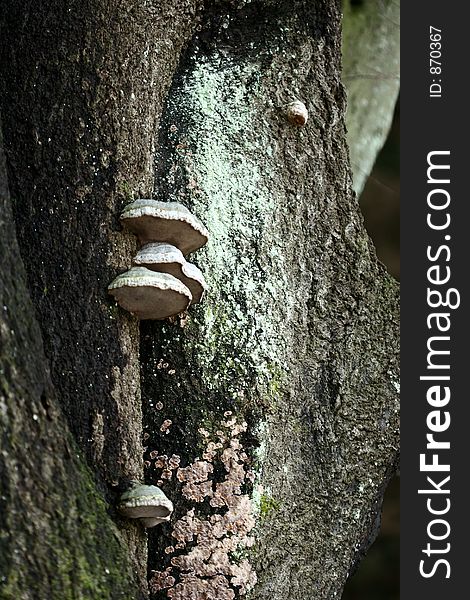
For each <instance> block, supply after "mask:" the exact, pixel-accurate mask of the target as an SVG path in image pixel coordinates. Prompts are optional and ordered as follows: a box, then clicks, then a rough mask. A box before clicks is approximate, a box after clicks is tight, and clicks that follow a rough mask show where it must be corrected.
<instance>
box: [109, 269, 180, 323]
mask: <svg viewBox="0 0 470 600" xmlns="http://www.w3.org/2000/svg"><path fill="white" fill-rule="evenodd" d="M108 292H109V293H110V294H111V295H113V296H114V297H115V298H116V300H117V302H118V303H119V305H120V306H122V308H124V309H125V310H128V311H129V312H131V313H133V314H135V315H136V316H137V317H139V319H166V318H167V317H172V316H174V315H178V314H180V313H182V312H183V311H185V310H186V309H187V308H188V306H189V304H190V303H191V301H192V295H191V292H190V291H189V289H188V288H187V287H186V286H185V285H184V283H182V282H181V281H179V279H176V277H173V275H169V274H168V273H156V272H155V271H150V270H149V269H146V268H145V267H132V269H130V270H129V271H126V272H125V273H122V274H121V275H118V276H117V277H116V279H115V280H114V281H113V282H112V283H111V284H110V285H109V286H108Z"/></svg>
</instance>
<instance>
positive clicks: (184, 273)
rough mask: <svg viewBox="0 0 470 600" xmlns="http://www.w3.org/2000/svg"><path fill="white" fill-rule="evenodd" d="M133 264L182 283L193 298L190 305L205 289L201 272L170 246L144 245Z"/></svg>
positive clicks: (200, 296) (199, 298)
mask: <svg viewBox="0 0 470 600" xmlns="http://www.w3.org/2000/svg"><path fill="white" fill-rule="evenodd" d="M134 264H136V265H138V266H140V267H145V268H147V269H150V270H151V271H158V272H160V273H169V274H170V275H173V277H176V278H177V279H179V280H180V281H182V282H183V283H184V285H185V286H186V287H187V288H188V289H189V291H190V292H191V295H192V297H193V299H192V302H191V304H197V303H198V302H200V301H201V299H202V296H203V294H204V292H205V290H206V289H207V285H206V282H205V280H204V275H203V274H202V273H201V271H200V270H199V269H198V268H197V267H196V265H193V264H191V263H189V262H187V261H186V259H185V258H184V256H183V253H182V252H181V250H178V248H175V246H171V245H170V244H153V243H151V244H146V245H145V246H144V247H143V248H141V249H140V250H139V252H138V253H137V255H136V257H135V258H134Z"/></svg>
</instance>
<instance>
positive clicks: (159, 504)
mask: <svg viewBox="0 0 470 600" xmlns="http://www.w3.org/2000/svg"><path fill="white" fill-rule="evenodd" d="M118 511H119V512H120V513H121V515H122V516H123V517H128V518H129V519H139V521H140V523H142V525H143V526H144V527H155V525H158V524H159V523H165V522H166V521H169V520H170V516H171V513H172V512H173V503H172V502H171V500H169V499H168V498H167V497H166V496H165V494H164V493H163V492H162V490H161V489H160V488H159V487H157V486H156V485H145V484H142V483H139V482H137V481H136V482H134V483H133V484H132V486H131V487H130V488H129V489H128V490H127V491H126V492H124V494H122V496H121V499H120V501H119V505H118Z"/></svg>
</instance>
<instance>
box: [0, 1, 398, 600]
mask: <svg viewBox="0 0 470 600" xmlns="http://www.w3.org/2000/svg"><path fill="white" fill-rule="evenodd" d="M7 4H8V5H9V6H8V8H9V9H10V10H9V11H6V12H5V14H4V15H3V28H4V29H3V31H4V32H5V33H4V35H3V39H6V42H4V49H3V53H4V55H3V70H2V74H3V81H4V85H3V90H2V93H3V100H2V115H3V119H4V128H5V146H6V150H7V165H8V173H9V183H10V188H11V191H12V195H13V197H14V199H15V202H14V213H15V219H16V224H17V234H18V235H17V237H18V242H19V247H20V250H21V254H22V258H23V260H24V263H25V267H26V272H27V277H28V288H29V290H30V293H31V297H32V300H33V303H34V306H35V309H36V311H37V314H38V317H39V323H40V326H41V335H42V336H43V339H44V348H45V354H46V357H47V360H48V362H49V364H50V369H51V379H52V384H53V385H54V387H55V388H56V390H57V400H58V402H59V403H60V407H61V411H62V412H63V414H64V415H65V418H66V419H67V422H68V426H69V427H70V429H71V431H72V433H73V435H74V437H75V440H76V442H77V443H78V445H79V447H80V448H81V450H82V451H83V452H84V455H85V456H86V458H87V461H88V465H89V466H90V467H91V469H92V470H93V472H94V475H95V480H96V482H97V485H98V488H99V489H100V491H101V493H102V495H103V498H104V499H105V500H106V501H107V502H109V503H110V505H111V506H112V505H113V504H114V503H115V502H116V500H117V497H118V493H119V491H120V490H121V489H122V488H123V487H124V486H125V485H126V482H127V481H128V480H129V479H131V478H134V477H140V476H141V473H142V447H141V442H140V434H141V433H142V421H141V399H140V388H142V408H143V415H144V422H143V427H144V438H145V446H146V453H147V454H146V457H145V458H146V459H147V461H148V462H147V463H146V464H147V469H146V472H145V477H146V480H147V481H148V482H153V483H155V482H157V483H159V485H161V486H162V487H163V489H164V490H165V492H166V493H167V495H168V496H170V497H171V499H172V500H173V501H174V503H175V516H174V518H173V520H172V523H171V524H170V525H165V526H162V527H159V528H158V530H151V531H150V550H149V556H148V567H149V569H150V570H151V571H152V570H153V571H156V572H157V573H163V572H164V570H165V569H171V571H170V570H169V571H167V575H170V577H174V581H172V580H168V581H167V583H170V584H172V585H171V587H170V589H169V590H168V588H166V587H164V586H162V585H161V581H162V577H163V576H160V579H159V577H158V576H155V575H154V576H153V577H151V593H152V596H153V597H155V598H159V597H161V598H166V597H173V598H185V597H190V594H193V597H201V598H202V597H208V598H213V599H215V598H217V599H218V600H222V599H223V598H231V597H234V595H236V596H237V595H238V594H239V592H240V590H242V591H243V585H244V584H246V588H247V590H248V594H249V597H250V598H256V599H258V598H259V599H261V598H268V597H270V598H274V599H276V600H277V599H286V598H292V599H299V600H303V599H304V598H305V599H306V598H311V597H312V589H314V590H315V598H325V599H326V598H334V597H337V596H339V595H340V593H341V590H342V587H343V585H344V582H345V580H346V578H347V576H348V573H349V572H350V571H351V570H352V569H353V568H354V566H355V564H356V563H357V562H358V560H359V559H360V557H361V556H362V554H363V553H364V551H365V550H366V548H367V547H368V545H369V543H370V541H371V539H373V535H374V531H375V529H376V521H377V514H378V511H379V508H380V503H381V497H382V493H383V489H384V486H385V485H386V483H387V480H388V478H389V477H390V475H391V474H392V473H393V472H394V469H395V467H396V460H397V448H398V398H397V391H396V380H397V369H398V362H397V336H398V327H397V288H396V285H395V284H394V282H393V281H392V280H391V279H390V278H389V277H388V276H387V274H386V273H385V271H384V269H383V268H382V267H381V266H380V265H379V264H378V263H377V260H376V258H375V254H374V250H373V248H372V246H371V244H370V241H369V240H368V238H367V235H366V233H365V231H364V228H363V224H362V219H361V216H360V214H359V212H358V208H357V205H356V202H355V200H354V196H353V193H352V190H351V174H350V169H349V163H348V154H347V146H346V139H345V126H344V111H345V94H344V90H343V87H342V84H341V63H340V50H341V29H340V14H339V9H338V6H336V5H335V4H334V3H331V2H329V1H326V0H325V1H323V2H317V3H316V4H315V7H314V9H312V5H311V3H310V2H301V1H299V2H264V3H245V2H238V3H237V2H227V3H219V2H214V3H213V4H211V5H210V6H206V7H205V9H204V11H200V10H199V8H198V6H197V5H196V4H191V3H189V2H188V3H186V2H185V3H184V4H183V3H182V2H181V1H177V0H175V2H174V3H173V4H171V3H168V2H167V3H165V7H164V8H156V7H154V6H152V5H148V4H139V6H138V7H136V6H132V7H131V6H130V5H129V4H128V2H124V1H121V2H119V1H118V2H113V4H112V5H108V3H107V2H105V0H100V1H99V2H93V3H91V2H90V3H88V2H87V3H76V4H73V3H72V5H70V6H68V7H67V9H63V8H62V5H61V4H60V3H55V2H53V3H50V2H49V3H48V9H47V12H46V10H45V8H44V6H41V5H40V4H38V6H36V5H35V6H34V7H31V9H30V12H29V13H26V14H23V12H22V11H21V8H19V7H17V3H16V2H13V1H12V2H8V3H7ZM69 8H70V9H71V10H70V11H69V10H68V9H69ZM25 19H26V20H27V26H26V21H25ZM7 26H8V27H7ZM7 32H8V33H7ZM19 32H21V36H20V35H19ZM58 40H59V41H58ZM8 44H9V45H8ZM33 46H34V49H35V51H34V52H32V47H33ZM295 99H300V100H302V101H303V102H304V103H305V104H306V105H307V107H308V109H309V115H310V116H309V120H308V122H307V125H306V126H305V127H303V128H298V127H295V126H293V125H291V124H290V123H289V122H288V121H287V119H286V116H285V105H286V104H287V103H288V102H290V101H292V100H295ZM32 107H33V108H32ZM149 195H153V196H155V197H158V198H160V199H165V200H179V201H181V202H183V203H184V204H185V205H186V206H188V207H189V208H191V209H192V210H193V212H194V213H195V214H197V216H199V217H200V218H201V219H202V220H203V222H204V223H205V224H206V226H207V227H208V229H209V231H210V232H211V239H210V241H209V243H208V245H207V246H206V247H205V248H204V249H203V250H201V251H200V252H199V253H198V254H196V255H195V256H194V261H195V262H197V264H198V265H199V266H200V267H201V269H202V270H203V271H204V273H205V275H206V278H207V280H208V283H209V286H210V291H209V294H208V296H207V299H206V301H205V302H204V303H203V304H202V305H200V306H197V307H194V308H191V309H190V315H189V319H188V322H187V323H186V324H184V322H180V323H178V322H177V323H168V322H164V323H161V322H145V323H142V324H141V326H140V329H141V341H140V360H139V327H138V322H137V321H136V319H135V318H134V317H132V316H130V315H128V314H126V313H125V312H124V311H122V310H120V309H116V308H115V307H114V305H113V303H112V301H111V300H110V299H109V298H108V297H107V294H106V286H107V284H108V283H109V282H110V281H111V279H112V278H113V277H114V275H115V274H116V273H117V272H119V271H124V270H125V269H126V268H127V267H128V266H130V260H131V257H132V254H133V252H134V251H135V240H134V239H133V237H132V236H131V235H129V234H126V233H123V232H121V231H120V230H119V225H118V220H117V217H118V214H119V210H120V208H121V207H122V206H123V204H124V203H125V202H126V201H127V200H128V199H129V197H146V196H147V197H148V196H149ZM8 264H10V263H7V264H6V266H7V267H8ZM181 325H185V326H184V327H182V326H181ZM34 337H35V338H38V337H39V333H37V334H35V336H34ZM139 364H140V368H141V382H142V383H141V385H140V384H139ZM158 403H161V404H158ZM157 409H159V410H157ZM228 412H230V413H231V414H230V415H228V414H227V413H228ZM165 420H171V421H172V424H171V426H169V427H168V426H166V425H164V421H165ZM231 420H232V422H230V421H231ZM244 422H246V423H247V428H246V431H242V430H241V429H244V427H243V428H242V427H240V431H238V430H236V427H237V425H240V424H242V423H244ZM162 425H163V427H162ZM51 427H52V426H51ZM62 429H63V427H62V425H61V426H60V427H57V435H59V434H60V432H61V431H62ZM162 429H163V431H162ZM220 431H223V432H225V433H224V434H223V435H222V434H221V433H217V432H220ZM227 434H233V435H232V439H234V440H236V441H235V442H234V444H233V447H232V451H233V452H232V458H231V459H230V460H229V458H227V457H228V455H229V452H228V450H227V452H228V454H227V453H226V454H224V455H223V456H222V455H221V452H222V450H223V448H220V449H216V450H215V451H214V457H212V458H207V456H208V454H207V442H208V441H209V440H214V441H217V440H219V441H220V443H221V445H222V446H224V447H226V446H228V444H229V441H227V438H228V437H230V435H227ZM241 446H243V449H242V448H241ZM204 452H205V454H206V458H204V457H203V453H204ZM233 453H235V454H233ZM156 454H158V455H160V456H162V455H167V456H171V455H172V454H175V455H177V456H178V457H179V459H180V461H181V462H180V465H181V467H183V468H184V467H187V466H190V465H193V466H194V465H195V466H196V467H197V465H198V462H197V459H198V458H204V462H205V463H209V462H210V461H212V464H211V465H210V468H212V469H213V472H212V473H211V474H210V475H209V478H210V479H212V480H213V482H212V486H210V484H208V483H207V482H204V481H202V482H200V481H199V482H196V484H198V485H199V484H200V483H203V484H205V485H206V490H209V492H208V493H209V496H206V497H205V499H203V502H197V501H196V500H195V499H194V497H195V495H194V493H189V492H188V489H189V488H188V487H184V482H183V481H182V480H184V477H185V473H186V474H187V472H183V471H179V477H175V476H174V471H173V475H172V476H171V478H169V479H168V477H169V474H168V473H165V475H164V477H163V478H162V470H161V469H160V468H155V455H156ZM50 460H51V461H53V462H54V461H56V460H57V462H58V464H60V461H61V460H62V454H61V452H60V449H59V450H57V452H56V451H55V449H54V448H52V449H51V453H50ZM33 464H34V463H33ZM167 471H168V470H167ZM237 477H238V478H239V479H238V480H237ZM240 477H241V479H240ZM224 480H228V483H227V481H226V484H227V485H228V484H230V485H231V487H230V485H228V488H229V489H228V488H227V489H228V491H227V489H226V493H225V492H224V495H223V498H222V500H221V497H222V496H221V495H220V493H219V492H220V490H221V489H222V487H220V486H219V487H217V485H216V484H217V483H219V484H220V483H222V482H223V481H224ZM234 481H238V483H242V484H243V485H241V487H240V488H237V485H236V484H234ZM193 492H194V490H193ZM58 494H59V498H58V500H57V501H58V503H59V505H60V502H62V501H63V502H65V501H66V500H65V498H66V496H65V494H62V491H60V492H58ZM210 494H212V498H211V497H210ZM196 495H197V494H196ZM209 500H212V502H209ZM224 503H225V506H217V504H224ZM214 504H215V506H214ZM227 505H228V506H229V510H228V513H227ZM234 506H236V507H237V510H235V509H234V508H233V507H234ZM240 507H241V508H240ZM190 509H194V511H195V513H194V514H195V517H196V518H197V519H199V525H197V524H196V526H195V527H196V529H197V527H200V528H204V527H205V528H206V529H205V531H206V533H207V531H209V530H210V528H211V527H213V526H214V524H215V523H219V524H220V523H222V522H223V520H224V515H226V514H229V515H231V514H234V512H235V513H236V519H235V520H234V522H233V523H232V525H231V526H232V529H231V530H230V528H229V529H227V527H225V529H223V528H222V529H221V531H220V535H219V537H218V538H214V537H212V538H210V535H209V538H210V540H211V541H210V543H209V542H207V539H206V540H205V541H204V536H203V534H202V529H199V531H198V533H197V534H196V536H195V539H194V540H193V542H189V543H188V540H185V542H183V543H182V544H181V547H179V548H176V549H174V551H173V550H172V549H171V548H169V549H168V550H167V552H165V551H164V549H165V548H168V547H170V546H173V547H174V546H176V542H177V541H178V538H177V537H175V536H178V532H180V531H181V527H182V523H187V522H188V518H186V521H184V518H185V515H186V514H187V511H188V510H190ZM43 510H47V505H46V504H44V506H43ZM191 514H192V513H191ZM111 516H112V517H113V519H114V520H115V522H116V525H117V527H118V528H119V529H120V532H121V533H120V535H121V536H122V539H123V540H125V544H124V548H125V551H126V552H127V553H128V554H129V557H130V560H131V562H132V563H133V565H134V571H135V572H136V574H137V578H138V579H139V580H140V588H141V589H142V590H144V591H145V583H144V582H143V580H144V577H143V571H144V569H145V563H146V560H145V536H144V535H143V532H142V530H139V529H138V527H136V526H135V525H133V524H126V523H125V522H124V521H123V520H121V519H119V518H118V517H117V516H116V515H115V513H114V512H113V511H111ZM252 519H254V522H255V527H254V528H253V529H252V524H253V521H252ZM224 524H225V525H226V522H224ZM71 527H72V526H71ZM233 527H236V528H238V529H237V530H236V531H233ZM16 530H18V531H21V526H20V525H19V524H17V523H15V524H14V527H13V531H16ZM70 531H72V532H73V527H72V528H71V529H70ZM69 533H70V532H68V533H64V540H65V541H64V545H67V539H68V538H67V535H68V534H69ZM212 533H213V531H212ZM235 536H238V537H235ZM252 536H254V538H255V544H254V545H250V543H248V544H247V541H249V540H248V538H251V537H252ZM234 539H236V540H237V541H239V542H240V544H239V546H240V547H239V548H238V550H237V551H236V552H234V551H232V550H233V549H232V548H231V549H230V550H229V551H226V552H225V554H224V553H223V552H222V551H221V549H220V547H219V548H217V552H213V554H212V556H209V555H208V554H207V548H208V547H211V548H212V550H213V549H214V548H215V546H216V545H217V544H218V543H219V542H220V543H221V544H222V545H223V544H224V543H225V544H226V546H225V550H227V547H228V546H229V545H230V543H231V542H230V540H232V541H233V540H234ZM210 544H212V546H210ZM198 552H199V553H201V554H200V556H203V557H204V560H202V563H201V561H199V563H198V561H197V560H196V561H195V560H194V557H195V555H197V553H198ZM204 552H206V554H204ZM111 554H112V552H111ZM216 555H217V558H216ZM45 556H46V557H47V553H45ZM171 561H173V562H171ZM249 565H251V567H250V566H249ZM237 569H238V570H237ZM251 569H252V570H254V571H256V575H257V580H258V583H257V584H256V585H255V586H254V587H252V584H253V582H254V578H253V575H252V571H251ZM91 573H92V575H93V573H94V572H91ZM52 580H54V578H53V577H52ZM158 582H160V583H158ZM240 584H242V585H240ZM208 586H209V587H210V590H211V591H210V592H208V591H207V590H208V589H209V587H208ZM159 588H160V589H159ZM202 589H205V590H206V592H204V593H206V596H203V595H202V594H203V592H202V591H201V590H202ZM216 589H217V591H215V590H216ZM198 590H199V591H198ZM75 593H76V596H77V597H84V598H87V597H90V598H96V597H98V596H96V595H95V596H93V594H92V593H90V592H88V591H87V590H86V589H85V588H83V586H82V588H80V587H79V586H77V588H76V592H75ZM80 594H81V595H80ZM185 594H186V595H185ZM0 597H2V596H1V595H0ZM5 597H8V596H6V595H5ZM25 597H29V596H27V595H25ZM44 597H50V598H63V597H64V596H61V595H60V593H58V592H56V591H54V590H53V589H52V588H51V592H50V594H49V596H44ZM99 597H101V596H99ZM103 597H110V598H111V597H119V596H117V595H114V596H113V591H112V590H111V591H109V595H108V596H106V595H103ZM129 597H136V596H132V595H131V594H129Z"/></svg>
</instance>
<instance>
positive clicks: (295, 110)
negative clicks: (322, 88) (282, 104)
mask: <svg viewBox="0 0 470 600" xmlns="http://www.w3.org/2000/svg"><path fill="white" fill-rule="evenodd" d="M286 114H287V118H288V119H289V121H290V122H291V123H292V124H293V125H297V126H299V127H303V126H304V125H305V123H306V122H307V119H308V110H307V107H306V106H305V104H304V103H303V102H301V101H300V100H295V101H294V102H291V103H290V104H288V106H287V109H286Z"/></svg>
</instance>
